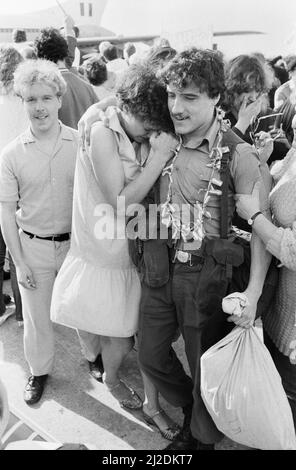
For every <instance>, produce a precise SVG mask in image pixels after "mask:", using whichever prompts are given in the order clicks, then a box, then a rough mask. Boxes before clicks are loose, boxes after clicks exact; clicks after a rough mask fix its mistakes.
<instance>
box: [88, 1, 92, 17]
mask: <svg viewBox="0 0 296 470" xmlns="http://www.w3.org/2000/svg"><path fill="white" fill-rule="evenodd" d="M88 16H92V3H89V4H88Z"/></svg>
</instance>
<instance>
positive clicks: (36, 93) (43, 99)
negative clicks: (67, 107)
mask: <svg viewBox="0 0 296 470" xmlns="http://www.w3.org/2000/svg"><path fill="white" fill-rule="evenodd" d="M22 98H23V101H24V106H25V109H26V112H27V114H28V116H29V119H30V121H31V124H32V130H33V132H35V133H36V134H46V133H47V132H49V131H50V130H51V129H52V128H53V127H54V126H55V125H56V123H57V120H58V112H59V109H60V107H61V105H62V101H61V98H60V97H58V96H57V94H56V92H55V91H54V89H53V88H51V87H50V86H48V85H46V84H45V83H41V82H40V83H34V85H32V86H30V87H27V88H25V90H24V92H23V94H22Z"/></svg>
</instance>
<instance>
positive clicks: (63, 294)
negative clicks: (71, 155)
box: [51, 108, 141, 337]
mask: <svg viewBox="0 0 296 470" xmlns="http://www.w3.org/2000/svg"><path fill="white" fill-rule="evenodd" d="M107 112H108V116H109V128H110V129H111V130H112V131H113V135H114V139H115V141H116V144H117V149H118V159H119V163H120V164H121V165H122V167H123V170H124V174H125V183H126V184H127V183H129V182H130V181H132V180H133V179H134V178H135V177H136V176H137V175H138V173H139V172H140V166H139V164H138V162H137V159H136V154H135V150H134V147H133V145H132V144H131V142H130V140H129V139H128V137H127V135H126V134H125V132H124V131H123V129H122V127H121V125H120V122H119V119H118V116H117V111H116V109H115V108H109V110H108V111H107ZM93 138H96V131H95V129H94V131H93ZM104 204H105V206H104ZM104 209H106V211H105V212H104ZM110 209H111V206H108V205H107V204H106V200H105V197H104V194H103V193H102V191H101V189H100V187H99V184H98V181H97V180H96V178H95V174H94V172H93V169H92V163H91V160H90V158H89V156H88V155H87V154H86V153H83V152H82V151H81V149H80V151H79V155H78V158H77V166H76V173H75V182H74V201H73V219H72V237H71V248H70V251H69V253H68V255H67V257H66V259H65V262H64V264H63V266H62V268H61V269H60V271H59V273H58V276H57V278H56V282H55V286H54V290H53V295H52V305H51V319H52V321H54V322H56V323H60V324H63V325H66V326H69V327H72V328H78V329H80V330H83V331H87V332H90V333H94V334H97V335H103V336H113V337H130V336H132V335H133V334H134V333H135V332H136V331H137V328H138V312H139V302H140V294H141V285H140V281H139V278H138V274H137V271H136V269H135V267H134V265H133V264H132V262H131V260H130V257H129V253H128V240H127V238H126V236H125V217H124V216H123V218H122V217H121V218H120V217H118V216H117V217H116V218H115V215H114V213H112V210H111V211H110ZM106 222H107V225H108V227H109V229H110V227H112V225H113V224H115V226H116V224H118V223H119V224H120V227H121V229H122V228H123V230H121V232H123V233H121V234H120V233H119V231H118V233H117V234H113V235H112V236H111V237H110V233H109V236H107V237H106V238H105V239H104V238H102V232H104V227H106V225H105V223H106ZM120 236H121V237H122V238H120Z"/></svg>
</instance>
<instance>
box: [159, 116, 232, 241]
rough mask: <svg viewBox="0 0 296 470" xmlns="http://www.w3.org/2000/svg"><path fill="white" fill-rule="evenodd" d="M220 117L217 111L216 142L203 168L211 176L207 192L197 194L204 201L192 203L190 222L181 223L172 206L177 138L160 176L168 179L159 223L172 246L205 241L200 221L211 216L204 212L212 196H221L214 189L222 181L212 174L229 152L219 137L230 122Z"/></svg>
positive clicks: (217, 190) (219, 167)
mask: <svg viewBox="0 0 296 470" xmlns="http://www.w3.org/2000/svg"><path fill="white" fill-rule="evenodd" d="M223 117H224V114H223V112H222V111H220V110H219V111H218V113H217V119H218V121H219V123H220V127H219V131H218V134H217V137H216V141H215V143H214V145H213V148H212V150H211V152H210V154H209V163H208V164H207V167H208V168H211V169H212V171H211V176H210V179H209V183H208V186H207V188H206V189H200V191H204V193H205V194H204V199H203V202H202V203H200V202H199V201H196V203H195V205H194V221H193V222H188V223H184V222H183V221H182V220H181V213H180V210H177V208H176V207H175V206H174V204H173V203H172V185H173V170H174V165H175V163H176V160H177V158H178V155H179V153H180V150H181V147H182V139H181V137H180V142H179V144H178V145H177V147H176V149H175V155H174V158H173V161H172V162H171V164H170V165H169V166H167V167H166V168H164V170H163V171H162V176H165V175H168V177H169V187H168V193H167V198H166V201H165V202H164V203H163V204H162V205H161V222H162V223H163V224H164V225H165V226H166V227H167V228H169V227H171V228H172V239H173V240H174V241H175V242H176V241H177V240H178V239H180V238H182V240H183V241H184V242H186V241H189V240H192V239H194V240H195V241H197V242H198V243H199V245H201V243H202V240H203V239H204V237H205V229H204V218H209V219H210V218H211V213H210V212H209V211H208V210H207V205H208V204H209V201H210V198H211V197H212V196H214V195H215V196H221V194H222V191H221V190H220V189H217V187H218V188H219V187H221V186H222V181H221V180H220V179H217V178H215V171H216V170H218V171H220V169H221V159H222V155H223V153H225V152H227V151H229V148H228V147H222V139H223V133H224V132H226V131H227V130H228V129H230V122H229V121H228V120H223Z"/></svg>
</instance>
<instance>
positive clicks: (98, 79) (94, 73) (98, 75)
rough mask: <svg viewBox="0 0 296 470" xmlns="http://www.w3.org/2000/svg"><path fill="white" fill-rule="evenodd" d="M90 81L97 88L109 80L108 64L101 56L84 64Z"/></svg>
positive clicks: (92, 58)
mask: <svg viewBox="0 0 296 470" xmlns="http://www.w3.org/2000/svg"><path fill="white" fill-rule="evenodd" d="M83 69H84V71H85V75H86V77H87V79H88V81H89V82H90V83H91V84H92V85H95V86H99V85H102V84H103V83H104V82H105V81H106V80H107V78H108V71H107V66H106V62H105V61H104V59H103V58H102V57H100V56H96V57H91V58H90V59H88V60H87V61H85V62H84V63H83Z"/></svg>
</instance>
